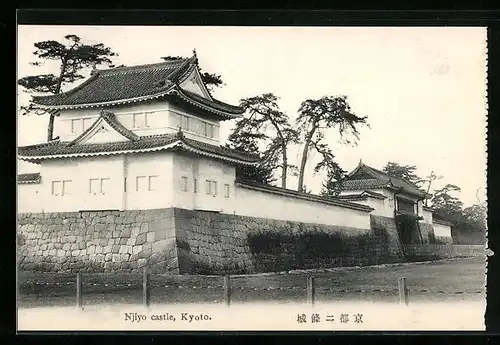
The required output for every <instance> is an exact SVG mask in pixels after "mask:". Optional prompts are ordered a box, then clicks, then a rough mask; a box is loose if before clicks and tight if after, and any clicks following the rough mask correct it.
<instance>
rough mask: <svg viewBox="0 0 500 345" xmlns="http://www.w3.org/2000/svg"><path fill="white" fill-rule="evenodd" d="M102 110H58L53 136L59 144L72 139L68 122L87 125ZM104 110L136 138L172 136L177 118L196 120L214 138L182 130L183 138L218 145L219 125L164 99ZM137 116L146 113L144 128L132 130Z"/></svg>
mask: <svg viewBox="0 0 500 345" xmlns="http://www.w3.org/2000/svg"><path fill="white" fill-rule="evenodd" d="M102 109H104V108H90V109H72V110H64V111H61V113H60V116H57V117H56V119H55V121H54V136H59V137H60V139H61V140H62V141H70V140H73V139H75V138H76V137H77V136H78V135H79V134H80V133H71V120H72V119H85V121H86V123H87V125H88V126H90V125H92V123H94V122H95V120H97V118H98V117H99V114H100V112H101V110H102ZM105 109H106V110H107V111H111V112H113V113H115V115H116V118H117V120H118V121H119V122H120V123H121V124H122V125H123V126H125V127H126V128H127V129H129V130H131V131H132V132H134V133H135V134H137V135H140V136H146V135H158V134H166V133H176V132H177V131H178V130H179V115H180V114H182V115H186V116H188V117H191V118H197V119H200V120H203V121H205V122H209V123H211V124H212V125H214V138H208V137H205V136H203V135H200V134H197V133H191V132H189V131H184V132H185V135H186V137H189V138H192V139H195V140H198V141H203V142H207V143H210V144H215V145H217V144H218V143H219V127H220V126H219V122H218V121H214V120H207V119H201V118H199V117H197V116H195V115H193V114H190V113H187V112H186V111H184V110H183V109H182V108H180V107H178V106H176V105H173V104H170V103H169V102H168V101H166V100H159V101H158V100H155V101H150V102H143V103H139V104H134V105H127V106H121V107H106V108H105ZM137 113H148V115H147V122H148V127H147V128H133V115H134V114H137Z"/></svg>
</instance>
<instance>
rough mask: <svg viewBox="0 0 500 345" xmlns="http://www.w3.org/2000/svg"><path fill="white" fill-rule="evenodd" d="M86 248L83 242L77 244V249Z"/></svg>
mask: <svg viewBox="0 0 500 345" xmlns="http://www.w3.org/2000/svg"><path fill="white" fill-rule="evenodd" d="M85 247H87V243H86V242H85V241H81V242H78V249H80V250H82V249H85Z"/></svg>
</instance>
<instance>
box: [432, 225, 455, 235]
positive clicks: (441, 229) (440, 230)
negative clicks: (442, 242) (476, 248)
mask: <svg viewBox="0 0 500 345" xmlns="http://www.w3.org/2000/svg"><path fill="white" fill-rule="evenodd" d="M432 226H433V227H434V235H435V236H436V237H437V236H439V237H451V227H450V226H449V225H443V224H438V223H433V224H432Z"/></svg>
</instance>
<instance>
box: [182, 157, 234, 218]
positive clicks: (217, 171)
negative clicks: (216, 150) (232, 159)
mask: <svg viewBox="0 0 500 345" xmlns="http://www.w3.org/2000/svg"><path fill="white" fill-rule="evenodd" d="M173 166H174V169H173V171H174V178H173V195H174V202H173V204H174V206H175V207H179V208H185V209H198V210H206V211H216V212H223V213H233V212H234V205H235V187H234V180H235V168H234V167H233V166H232V165H230V164H228V163H224V162H221V161H215V160H212V159H207V158H202V157H199V156H192V155H186V154H175V156H174V164H173ZM183 177H187V191H183V190H182V184H183V179H182V178H183ZM195 179H196V180H197V185H198V188H197V192H195V191H194V180H195ZM206 180H211V181H216V182H217V194H216V195H214V194H207V193H206V188H205V183H206ZM225 184H228V185H229V192H230V195H229V198H226V197H225V193H224V185H225Z"/></svg>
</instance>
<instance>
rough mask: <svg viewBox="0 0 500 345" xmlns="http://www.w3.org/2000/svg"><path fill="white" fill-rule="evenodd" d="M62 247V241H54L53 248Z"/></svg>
mask: <svg viewBox="0 0 500 345" xmlns="http://www.w3.org/2000/svg"><path fill="white" fill-rule="evenodd" d="M62 247H63V244H62V243H59V242H57V243H54V248H55V249H62Z"/></svg>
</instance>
